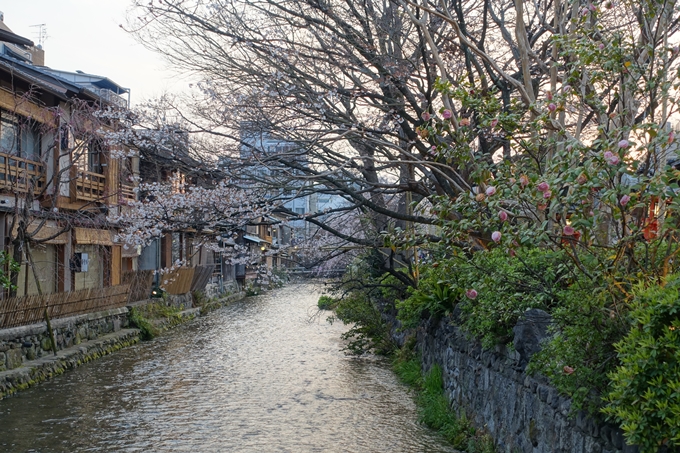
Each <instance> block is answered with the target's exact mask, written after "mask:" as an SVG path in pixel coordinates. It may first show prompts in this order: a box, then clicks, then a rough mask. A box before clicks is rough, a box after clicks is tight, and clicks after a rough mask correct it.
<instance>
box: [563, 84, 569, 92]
mask: <svg viewBox="0 0 680 453" xmlns="http://www.w3.org/2000/svg"><path fill="white" fill-rule="evenodd" d="M569 90H571V86H570V85H565V86H563V87H562V91H564V92H565V93H566V92H567V91H569Z"/></svg>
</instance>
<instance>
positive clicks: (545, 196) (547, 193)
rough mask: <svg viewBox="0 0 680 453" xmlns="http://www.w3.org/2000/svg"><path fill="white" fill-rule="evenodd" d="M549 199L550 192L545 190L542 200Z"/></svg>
mask: <svg viewBox="0 0 680 453" xmlns="http://www.w3.org/2000/svg"><path fill="white" fill-rule="evenodd" d="M550 197H552V192H551V191H549V190H546V191H545V192H543V198H545V199H548V198H550Z"/></svg>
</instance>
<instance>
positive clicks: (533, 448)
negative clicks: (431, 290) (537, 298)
mask: <svg viewBox="0 0 680 453" xmlns="http://www.w3.org/2000/svg"><path fill="white" fill-rule="evenodd" d="M417 340H418V347H419V348H420V352H421V355H422V360H423V368H424V369H425V370H428V369H430V368H431V367H432V366H433V365H435V364H438V365H439V366H440V367H441V368H442V370H443V374H444V376H443V377H444V387H445V390H446V393H447V395H448V397H449V400H450V401H451V402H452V405H453V407H454V408H456V407H457V408H462V409H463V410H464V411H465V413H466V414H467V416H468V417H470V418H471V419H473V420H474V423H475V425H476V426H477V427H482V428H483V429H485V430H486V431H487V432H488V433H489V434H490V435H491V436H492V437H493V438H494V439H495V441H496V444H497V450H498V451H499V452H507V453H516V452H520V453H615V452H626V453H627V452H637V451H638V449H637V447H631V446H627V445H625V442H624V438H623V435H622V432H621V430H620V429H618V428H617V427H614V426H611V425H608V424H598V423H595V422H594V421H593V420H592V419H590V418H589V417H587V416H586V415H585V414H583V413H579V414H577V415H576V416H570V408H571V402H570V400H569V399H568V398H566V397H564V396H561V395H559V394H558V392H557V390H555V389H554V388H553V387H551V386H550V385H549V383H548V382H547V380H546V379H544V378H542V377H540V376H539V377H532V376H529V375H527V374H526V373H525V372H524V369H525V365H526V360H524V359H523V358H522V357H521V355H520V354H519V353H518V352H517V351H512V352H510V351H508V350H506V349H505V348H501V347H499V348H497V349H496V350H494V351H485V350H483V349H482V347H481V345H480V344H479V343H478V342H476V341H473V340H470V339H468V338H466V336H465V334H464V333H463V332H461V331H460V329H459V328H457V327H455V326H453V325H452V324H451V319H450V318H444V319H441V320H430V321H428V322H426V323H424V324H423V325H422V326H421V328H420V329H419V330H418V333H417Z"/></svg>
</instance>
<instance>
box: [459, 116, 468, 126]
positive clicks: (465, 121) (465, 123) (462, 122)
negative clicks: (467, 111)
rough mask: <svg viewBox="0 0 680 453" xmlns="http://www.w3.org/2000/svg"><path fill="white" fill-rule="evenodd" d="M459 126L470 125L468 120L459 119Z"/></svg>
mask: <svg viewBox="0 0 680 453" xmlns="http://www.w3.org/2000/svg"><path fill="white" fill-rule="evenodd" d="M460 125H461V126H469V125H470V118H461V119H460Z"/></svg>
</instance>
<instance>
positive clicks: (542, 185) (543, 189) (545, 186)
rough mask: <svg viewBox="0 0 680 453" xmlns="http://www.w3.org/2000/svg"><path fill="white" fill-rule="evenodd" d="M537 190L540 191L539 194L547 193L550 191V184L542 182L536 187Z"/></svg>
mask: <svg viewBox="0 0 680 453" xmlns="http://www.w3.org/2000/svg"><path fill="white" fill-rule="evenodd" d="M536 188H537V189H538V191H539V192H546V191H548V190H550V184H548V183H547V182H545V181H543V182H540V183H539V184H538V185H537V186H536Z"/></svg>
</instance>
